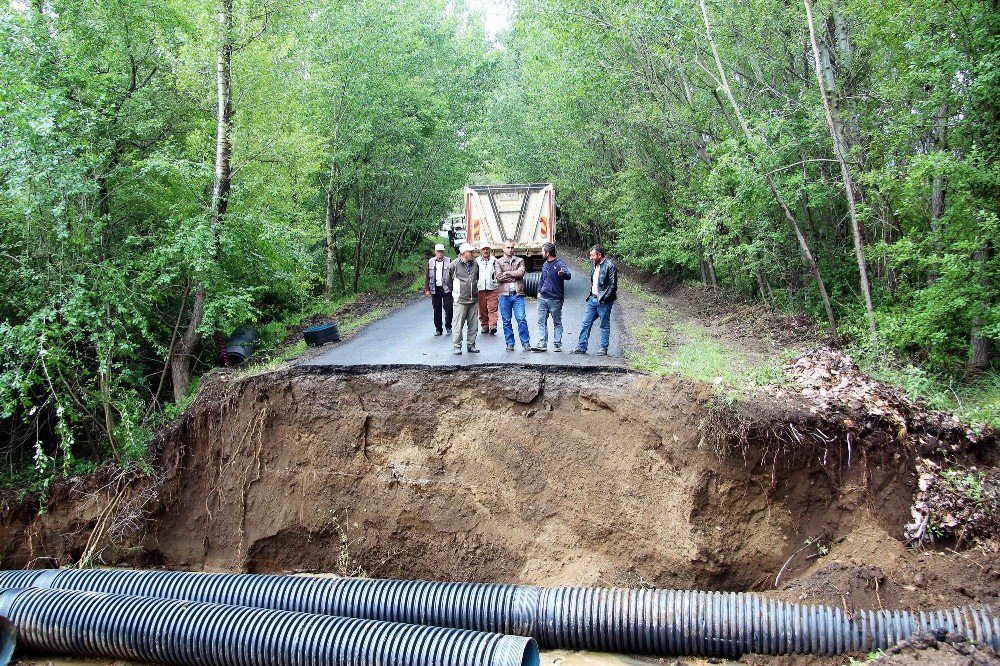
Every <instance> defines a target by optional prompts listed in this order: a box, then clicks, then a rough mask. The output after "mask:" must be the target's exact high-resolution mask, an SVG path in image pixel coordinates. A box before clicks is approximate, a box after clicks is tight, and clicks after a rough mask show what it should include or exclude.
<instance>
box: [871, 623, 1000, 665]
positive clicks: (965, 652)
mask: <svg viewBox="0 0 1000 666" xmlns="http://www.w3.org/2000/svg"><path fill="white" fill-rule="evenodd" d="M871 663H872V664H879V665H884V666H889V665H890V664H891V665H895V664H929V665H930V666H997V665H1000V657H998V656H997V653H996V652H995V651H994V650H993V649H992V648H990V647H987V646H982V645H976V644H975V643H970V642H969V640H968V639H967V638H966V637H965V636H962V635H955V634H949V633H948V632H947V631H940V632H925V633H922V634H918V635H916V636H913V637H912V638H910V639H908V640H905V641H901V642H899V643H897V644H896V645H895V646H893V647H891V648H889V649H888V650H886V651H885V652H884V653H883V654H881V655H880V656H879V657H878V658H877V659H875V660H874V661H872V662H871Z"/></svg>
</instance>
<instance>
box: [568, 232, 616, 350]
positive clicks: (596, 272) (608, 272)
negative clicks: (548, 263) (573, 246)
mask: <svg viewBox="0 0 1000 666" xmlns="http://www.w3.org/2000/svg"><path fill="white" fill-rule="evenodd" d="M590 261H591V262H593V264H594V268H593V270H591V272H590V294H589V295H588V296H587V312H586V313H585V314H584V315H583V327H582V328H581V330H580V341H579V343H578V344H577V347H576V349H574V350H573V353H574V354H586V353H587V343H588V342H589V341H590V330H591V329H592V328H593V326H594V321H595V320H596V319H597V318H598V317H600V318H601V347H600V349H598V350H597V352H596V356H607V355H608V345H609V344H610V343H611V306H612V305H613V304H614V302H615V299H616V298H618V267H617V266H615V263H614V262H613V261H611V259H609V258H608V256H607V250H605V249H604V246H603V245H601V244H600V243H598V244H597V245H595V246H594V247H592V248H590Z"/></svg>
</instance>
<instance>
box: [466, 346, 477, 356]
mask: <svg viewBox="0 0 1000 666" xmlns="http://www.w3.org/2000/svg"><path fill="white" fill-rule="evenodd" d="M466 351H467V352H469V353H470V354H478V353H479V350H478V349H476V348H475V347H467V348H466Z"/></svg>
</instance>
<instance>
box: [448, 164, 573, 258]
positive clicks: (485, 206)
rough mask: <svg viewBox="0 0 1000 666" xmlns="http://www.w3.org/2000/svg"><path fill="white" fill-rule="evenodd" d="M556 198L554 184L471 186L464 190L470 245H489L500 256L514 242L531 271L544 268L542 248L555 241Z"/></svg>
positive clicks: (466, 226) (466, 225)
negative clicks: (504, 248) (506, 245)
mask: <svg viewBox="0 0 1000 666" xmlns="http://www.w3.org/2000/svg"><path fill="white" fill-rule="evenodd" d="M555 199H556V197H555V188H554V187H552V184H551V183H530V184H527V185H469V186H467V187H466V188H465V229H466V233H467V234H468V241H469V242H470V243H472V244H473V245H476V246H478V245H479V244H480V243H482V242H483V241H487V242H489V243H490V246H491V247H492V248H493V251H494V252H495V253H496V254H497V255H499V254H500V253H501V251H502V249H503V244H504V243H505V242H506V241H508V240H513V241H514V252H516V253H517V254H518V255H519V256H522V257H524V259H525V262H526V264H527V269H528V270H529V271H532V272H533V271H537V270H539V269H540V268H541V266H542V245H543V244H544V243H549V242H553V239H554V238H555V237H556V225H555V221H556V200H555Z"/></svg>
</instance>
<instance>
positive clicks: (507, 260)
mask: <svg viewBox="0 0 1000 666" xmlns="http://www.w3.org/2000/svg"><path fill="white" fill-rule="evenodd" d="M495 270H496V275H497V283H498V284H499V285H500V286H499V288H498V290H499V292H500V301H499V306H500V319H501V320H502V321H503V337H504V339H505V340H506V341H507V351H514V327H513V325H512V324H511V321H510V320H511V315H513V316H514V318H516V319H517V333H518V337H519V338H520V339H521V348H522V349H524V351H528V350H529V349H531V338H530V337H529V336H528V320H527V318H526V317H525V315H524V259H522V258H521V257H518V256H515V255H514V241H512V240H509V241H507V242H505V243H504V244H503V256H502V257H500V258H499V259H498V260H497V262H496V269H495Z"/></svg>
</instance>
